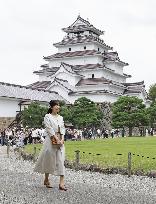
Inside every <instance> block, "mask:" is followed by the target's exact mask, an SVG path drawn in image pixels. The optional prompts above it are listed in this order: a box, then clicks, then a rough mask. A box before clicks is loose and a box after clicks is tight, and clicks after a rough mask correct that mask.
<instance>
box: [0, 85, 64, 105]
mask: <svg viewBox="0 0 156 204" xmlns="http://www.w3.org/2000/svg"><path fill="white" fill-rule="evenodd" d="M0 97H7V98H16V99H22V100H31V101H42V102H49V101H50V100H52V99H56V100H64V99H63V98H62V96H60V95H58V93H57V92H54V91H45V90H40V89H34V88H30V87H26V86H21V85H16V84H9V83H4V82H0Z"/></svg>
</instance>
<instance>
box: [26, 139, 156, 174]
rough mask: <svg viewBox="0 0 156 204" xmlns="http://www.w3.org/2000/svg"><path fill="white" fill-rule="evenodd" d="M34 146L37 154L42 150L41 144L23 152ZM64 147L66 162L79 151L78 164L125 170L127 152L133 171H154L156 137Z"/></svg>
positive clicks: (92, 141)
mask: <svg viewBox="0 0 156 204" xmlns="http://www.w3.org/2000/svg"><path fill="white" fill-rule="evenodd" d="M34 146H36V147H37V153H39V149H41V148H42V145H41V144H36V145H27V146H26V148H25V151H26V152H29V153H32V152H33V147H34ZM65 147H66V158H67V159H68V160H72V161H73V160H74V159H75V151H76V150H80V163H89V164H92V163H94V164H98V165H99V166H101V167H104V168H107V167H124V168H125V167H127V158H128V152H131V153H132V169H133V170H138V169H141V170H144V172H147V171H148V170H156V137H127V138H114V139H112V138H109V139H96V140H85V141H67V142H66V143H65ZM83 152H85V153H83ZM97 154H101V155H97ZM117 154H122V155H117ZM133 154H135V155H133ZM138 155H139V156H138ZM147 157H149V158H147ZM153 158H155V159H153Z"/></svg>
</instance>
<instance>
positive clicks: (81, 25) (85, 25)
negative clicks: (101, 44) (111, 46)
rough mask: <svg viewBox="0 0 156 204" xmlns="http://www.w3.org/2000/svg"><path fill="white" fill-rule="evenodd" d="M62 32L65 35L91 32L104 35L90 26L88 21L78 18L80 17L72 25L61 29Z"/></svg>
mask: <svg viewBox="0 0 156 204" xmlns="http://www.w3.org/2000/svg"><path fill="white" fill-rule="evenodd" d="M62 30H63V31H64V32H66V33H74V32H82V31H92V32H94V33H96V34H97V35H102V34H104V31H101V30H99V29H97V28H95V27H94V26H93V25H92V24H90V22H89V21H87V20H85V19H83V18H82V17H80V15H79V16H78V17H77V19H76V21H75V22H74V23H73V24H72V25H70V26H68V27H67V28H63V29H62Z"/></svg>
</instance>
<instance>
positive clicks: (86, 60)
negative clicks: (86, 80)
mask: <svg viewBox="0 0 156 204" xmlns="http://www.w3.org/2000/svg"><path fill="white" fill-rule="evenodd" d="M61 62H65V63H67V64H71V65H84V64H97V63H100V64H102V57H101V56H84V57H68V58H61V59H53V60H52V61H50V62H49V66H50V67H55V66H56V67H58V66H59V65H60V63H61Z"/></svg>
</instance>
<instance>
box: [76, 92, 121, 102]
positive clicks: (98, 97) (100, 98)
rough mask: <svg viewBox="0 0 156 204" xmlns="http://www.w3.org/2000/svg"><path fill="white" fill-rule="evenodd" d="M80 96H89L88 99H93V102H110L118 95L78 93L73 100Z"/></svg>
mask: <svg viewBox="0 0 156 204" xmlns="http://www.w3.org/2000/svg"><path fill="white" fill-rule="evenodd" d="M80 97H86V98H89V99H90V100H92V101H94V102H95V103H102V102H105V101H107V102H111V103H114V102H115V101H116V100H117V99H118V97H119V96H113V95H110V94H103V95H101V94H92V95H90V94H83V95H82V94H80V95H76V97H75V100H76V99H78V98H80Z"/></svg>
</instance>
